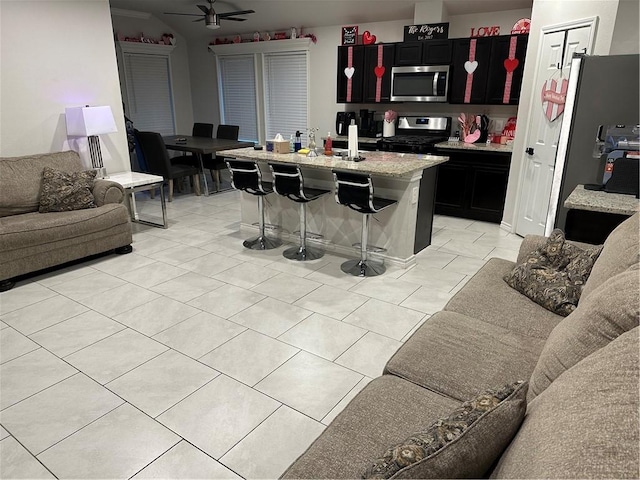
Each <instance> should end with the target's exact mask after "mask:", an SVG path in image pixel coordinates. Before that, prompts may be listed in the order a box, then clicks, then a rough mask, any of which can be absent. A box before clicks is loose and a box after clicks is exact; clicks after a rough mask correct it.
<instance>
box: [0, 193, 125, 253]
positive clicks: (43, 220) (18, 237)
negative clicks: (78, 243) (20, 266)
mask: <svg viewBox="0 0 640 480" xmlns="http://www.w3.org/2000/svg"><path fill="white" fill-rule="evenodd" d="M128 223H129V215H128V211H127V209H126V207H125V206H124V205H122V204H113V203H111V204H108V205H104V206H102V207H98V208H92V209H87V210H76V211H72V212H52V213H47V214H42V213H38V212H34V213H25V214H23V215H12V216H9V217H0V262H2V261H7V260H9V259H11V258H15V256H16V255H27V254H28V252H29V251H30V248H31V247H36V246H37V247H39V246H42V245H44V244H48V243H54V242H59V241H60V240H65V239H66V240H68V239H72V238H80V237H82V236H84V235H88V234H92V233H98V232H102V231H104V230H109V229H110V228H112V227H113V226H114V225H121V224H124V225H126V224H128ZM38 250H39V251H40V250H41V249H38Z"/></svg>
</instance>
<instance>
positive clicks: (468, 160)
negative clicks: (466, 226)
mask: <svg viewBox="0 0 640 480" xmlns="http://www.w3.org/2000/svg"><path fill="white" fill-rule="evenodd" d="M438 153H442V154H445V155H448V156H449V161H448V162H446V163H443V164H441V165H439V166H438V181H437V186H436V203H435V213H438V214H442V215H450V216H453V217H462V218H470V219H473V220H482V221H485V222H493V223H500V222H501V221H502V215H503V213H504V201H505V197H506V193H507V180H508V178H509V167H510V164H511V154H510V153H496V152H486V151H478V152H465V151H460V150H440V149H438Z"/></svg>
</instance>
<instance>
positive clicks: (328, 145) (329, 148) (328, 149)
mask: <svg viewBox="0 0 640 480" xmlns="http://www.w3.org/2000/svg"><path fill="white" fill-rule="evenodd" d="M324 154H325V155H326V156H327V157H332V156H333V140H332V139H331V132H329V133H327V138H326V139H325V141H324Z"/></svg>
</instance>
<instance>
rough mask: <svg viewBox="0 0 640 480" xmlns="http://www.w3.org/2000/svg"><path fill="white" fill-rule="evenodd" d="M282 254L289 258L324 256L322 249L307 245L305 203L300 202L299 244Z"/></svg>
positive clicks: (304, 258)
mask: <svg viewBox="0 0 640 480" xmlns="http://www.w3.org/2000/svg"><path fill="white" fill-rule="evenodd" d="M282 255H283V256H284V257H285V258H288V259H289V260H298V261H301V262H304V261H306V260H317V259H318V258H322V257H323V256H324V251H323V250H320V249H317V248H313V247H308V246H307V203H306V202H300V246H299V247H291V248H287V249H286V250H285V251H284V252H282Z"/></svg>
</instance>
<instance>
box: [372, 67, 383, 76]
mask: <svg viewBox="0 0 640 480" xmlns="http://www.w3.org/2000/svg"><path fill="white" fill-rule="evenodd" d="M384 71H385V68H384V67H383V66H381V67H376V68H374V69H373V73H375V74H376V77H378V78H382V76H383V75H384Z"/></svg>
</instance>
